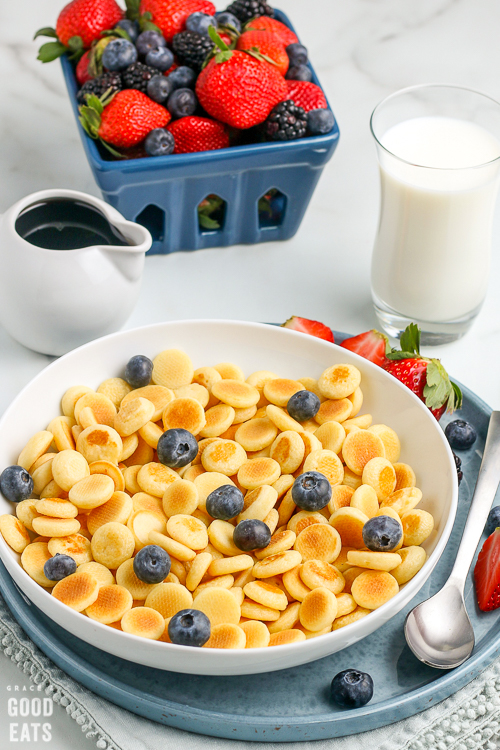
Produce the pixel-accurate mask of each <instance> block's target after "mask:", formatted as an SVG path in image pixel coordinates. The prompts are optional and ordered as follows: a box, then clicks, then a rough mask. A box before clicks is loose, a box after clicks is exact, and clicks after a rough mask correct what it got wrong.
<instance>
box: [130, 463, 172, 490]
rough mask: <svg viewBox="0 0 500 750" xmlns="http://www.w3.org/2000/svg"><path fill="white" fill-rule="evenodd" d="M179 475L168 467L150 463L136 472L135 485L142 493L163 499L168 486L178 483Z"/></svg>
mask: <svg viewBox="0 0 500 750" xmlns="http://www.w3.org/2000/svg"><path fill="white" fill-rule="evenodd" d="M178 480H179V475H178V474H177V473H176V472H175V471H174V470H173V469H170V468H169V467H168V466H164V465H163V464H160V463H157V462H155V461H151V462H150V463H148V464H145V465H144V466H143V467H142V469H140V470H139V471H138V472H137V484H138V485H139V487H140V488H141V490H142V491H143V492H147V493H148V494H149V495H154V496H155V497H163V495H164V494H165V490H166V489H167V487H168V485H169V484H172V482H175V481H178Z"/></svg>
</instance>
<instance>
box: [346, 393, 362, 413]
mask: <svg viewBox="0 0 500 750" xmlns="http://www.w3.org/2000/svg"><path fill="white" fill-rule="evenodd" d="M347 398H348V399H349V401H350V402H351V403H352V412H351V417H355V416H356V415H357V414H359V412H360V410H361V407H362V406H363V391H362V390H361V388H359V387H358V388H356V390H355V391H354V393H351V395H350V396H347Z"/></svg>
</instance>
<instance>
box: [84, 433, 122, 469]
mask: <svg viewBox="0 0 500 750" xmlns="http://www.w3.org/2000/svg"><path fill="white" fill-rule="evenodd" d="M76 449H77V451H78V452H79V453H81V454H82V456H83V457H84V458H85V459H86V460H87V462H88V463H89V464H91V463H93V462H94V461H110V462H111V463H112V464H117V463H118V460H119V458H120V456H121V454H122V450H123V443H122V439H121V437H120V436H119V434H118V433H117V432H116V430H114V429H113V428H112V427H108V426H107V425H102V424H99V425H96V426H95V427H87V428H86V429H85V430H83V432H81V433H80V435H79V437H78V440H77V441H76Z"/></svg>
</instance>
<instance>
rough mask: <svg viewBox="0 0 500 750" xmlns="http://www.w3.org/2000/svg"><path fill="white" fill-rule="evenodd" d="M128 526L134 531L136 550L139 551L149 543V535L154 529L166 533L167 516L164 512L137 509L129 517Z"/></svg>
mask: <svg viewBox="0 0 500 750" xmlns="http://www.w3.org/2000/svg"><path fill="white" fill-rule="evenodd" d="M127 528H128V529H129V530H130V531H131V532H132V535H133V537H134V541H135V551H136V552H138V551H139V550H140V549H142V548H143V547H145V546H146V545H147V544H149V535H150V533H151V532H152V531H157V532H158V533H159V534H165V532H166V518H165V516H164V515H163V513H162V514H160V513H155V512H154V511H150V510H137V511H134V512H133V513H132V515H131V516H130V518H129V519H128V521H127Z"/></svg>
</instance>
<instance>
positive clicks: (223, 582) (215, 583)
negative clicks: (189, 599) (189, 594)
mask: <svg viewBox="0 0 500 750" xmlns="http://www.w3.org/2000/svg"><path fill="white" fill-rule="evenodd" d="M213 588H221V589H225V590H226V591H229V589H232V588H234V576H233V575H231V574H230V573H228V574H227V575H225V576H216V578H208V579H207V580H206V581H204V582H203V583H200V585H199V586H197V587H196V588H195V590H194V591H193V599H196V597H197V596H198V595H199V594H201V592H202V591H205V589H213ZM231 596H232V594H231ZM233 598H234V597H233Z"/></svg>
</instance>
